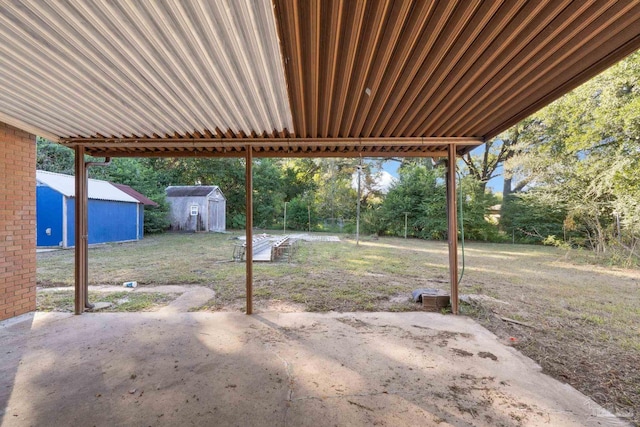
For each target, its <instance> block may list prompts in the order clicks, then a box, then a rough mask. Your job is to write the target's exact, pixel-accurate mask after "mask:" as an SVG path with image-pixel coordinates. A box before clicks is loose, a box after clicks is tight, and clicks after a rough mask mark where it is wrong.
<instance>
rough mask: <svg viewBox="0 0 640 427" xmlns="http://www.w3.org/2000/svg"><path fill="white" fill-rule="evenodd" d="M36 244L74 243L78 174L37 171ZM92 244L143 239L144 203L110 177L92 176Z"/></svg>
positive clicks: (69, 245)
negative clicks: (113, 181) (102, 179)
mask: <svg viewBox="0 0 640 427" xmlns="http://www.w3.org/2000/svg"><path fill="white" fill-rule="evenodd" d="M36 182H37V187H36V228H37V234H36V238H37V240H36V246H38V247H53V246H56V247H63V248H68V247H72V246H74V244H75V178H74V177H73V176H70V175H63V174H59V173H53V172H45V171H36ZM88 193H89V203H88V211H89V214H88V221H89V224H88V226H89V244H93V243H106V242H124V241H132V240H140V239H142V237H143V224H144V206H143V203H142V202H141V201H140V200H138V199H136V198H135V197H133V196H131V195H129V194H127V193H126V192H124V191H122V190H121V189H119V188H117V187H116V186H115V185H113V184H111V183H109V182H107V181H99V180H96V179H90V180H89V186H88Z"/></svg>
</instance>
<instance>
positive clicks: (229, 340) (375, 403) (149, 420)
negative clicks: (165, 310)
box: [0, 313, 602, 426]
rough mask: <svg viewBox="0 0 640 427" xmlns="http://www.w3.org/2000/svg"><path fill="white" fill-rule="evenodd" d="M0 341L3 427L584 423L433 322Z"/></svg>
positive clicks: (525, 377) (510, 365) (112, 322)
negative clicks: (2, 351) (0, 352)
mask: <svg viewBox="0 0 640 427" xmlns="http://www.w3.org/2000/svg"><path fill="white" fill-rule="evenodd" d="M2 340H3V344H5V343H6V346H5V345H3V348H12V349H13V348H16V351H17V352H18V353H19V354H18V353H16V354H15V355H13V356H11V359H8V358H5V357H4V356H3V370H2V377H1V387H2V390H3V392H4V391H5V390H9V391H8V392H5V394H4V395H0V396H4V401H3V408H6V413H5V415H4V418H3V419H2V423H3V425H7V426H10V425H72V424H73V425H76V424H82V425H213V424H215V425H242V426H251V425H255V426H262V425H269V426H277V425H282V426H286V425H313V426H318V425H437V424H439V425H455V426H470V425H474V426H475V425H505V426H511V425H513V426H516V425H522V424H545V423H551V425H558V424H563V425H589V424H590V422H589V420H587V419H586V418H580V417H579V416H575V415H574V414H576V413H579V412H580V407H579V404H580V400H579V399H580V398H581V397H580V396H581V395H579V393H577V392H575V390H572V389H570V388H569V387H566V386H564V385H562V384H560V383H557V382H555V381H554V380H552V379H551V378H549V377H546V376H543V375H541V374H540V373H539V372H538V371H537V370H536V369H535V365H534V364H533V363H531V362H530V361H528V359H526V360H525V358H522V357H521V356H520V357H517V353H516V352H515V351H514V350H513V349H510V348H507V347H505V346H502V345H499V344H498V343H497V342H495V337H493V336H492V335H491V334H489V333H488V332H486V331H485V330H484V329H482V328H480V327H479V326H478V325H476V324H475V323H473V322H471V321H469V320H468V319H463V318H457V319H455V320H454V319H453V318H451V317H450V316H440V315H437V314H428V313H404V314H394V313H370V314H363V313H358V314H337V313H329V314H311V313H290V314H278V313H266V314H258V315H254V316H245V315H242V314H238V313H184V314H172V315H164V314H162V313H134V314H126V313H108V314H107V313H101V314H85V315H83V316H70V315H63V314H53V313H51V314H38V316H37V318H36V321H35V322H34V323H33V325H29V324H25V325H24V326H21V327H20V329H19V330H17V329H16V330H15V331H14V332H12V333H11V334H4V335H2ZM481 352H486V353H490V354H491V355H492V356H494V357H496V360H493V359H492V358H491V357H490V356H487V357H482V356H480V353H481ZM11 354H13V353H11ZM5 359H6V362H5ZM527 361H528V362H527ZM553 387H557V389H553ZM572 393H573V394H572ZM559 396H569V397H571V398H572V399H573V400H570V401H569V400H567V401H565V402H563V401H562V398H560V397H559ZM582 397H583V396H582ZM566 399H568V398H566V397H565V400H566ZM563 405H564V406H563ZM583 412H584V411H583ZM583 415H584V414H583ZM598 421H602V419H600V420H598ZM594 424H595V423H594Z"/></svg>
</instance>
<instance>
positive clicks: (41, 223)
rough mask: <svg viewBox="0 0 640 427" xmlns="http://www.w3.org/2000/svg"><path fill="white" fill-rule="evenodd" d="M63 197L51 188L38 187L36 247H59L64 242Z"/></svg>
mask: <svg viewBox="0 0 640 427" xmlns="http://www.w3.org/2000/svg"><path fill="white" fill-rule="evenodd" d="M62 197H63V196H62V194H60V193H58V192H57V191H55V190H53V189H52V188H51V187H46V186H43V185H38V186H37V187H36V229H37V231H36V239H37V240H36V246H58V245H60V243H61V242H62ZM47 229H49V231H50V234H47Z"/></svg>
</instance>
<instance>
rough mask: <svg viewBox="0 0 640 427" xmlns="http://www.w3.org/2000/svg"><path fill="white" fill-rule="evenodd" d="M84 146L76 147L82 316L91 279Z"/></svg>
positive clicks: (77, 297) (79, 311) (78, 280)
mask: <svg viewBox="0 0 640 427" xmlns="http://www.w3.org/2000/svg"><path fill="white" fill-rule="evenodd" d="M84 153H85V149H84V146H83V145H79V146H77V147H75V175H76V177H75V178H76V181H75V184H76V188H75V194H76V197H75V199H76V200H75V314H82V313H83V312H84V309H85V302H86V299H87V290H88V287H87V283H88V278H89V273H88V260H87V252H88V248H89V241H88V227H87V199H88V192H87V185H88V182H87V168H86V167H85V164H84Z"/></svg>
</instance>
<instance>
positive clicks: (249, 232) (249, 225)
mask: <svg viewBox="0 0 640 427" xmlns="http://www.w3.org/2000/svg"><path fill="white" fill-rule="evenodd" d="M252 163H253V150H252V149H251V146H247V149H246V165H245V172H246V177H245V182H246V183H245V188H246V203H247V211H246V222H245V223H246V225H245V228H246V230H245V232H246V238H247V240H246V243H247V244H246V252H245V260H246V280H247V314H253V172H252V169H253V168H252V166H253V164H252Z"/></svg>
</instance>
